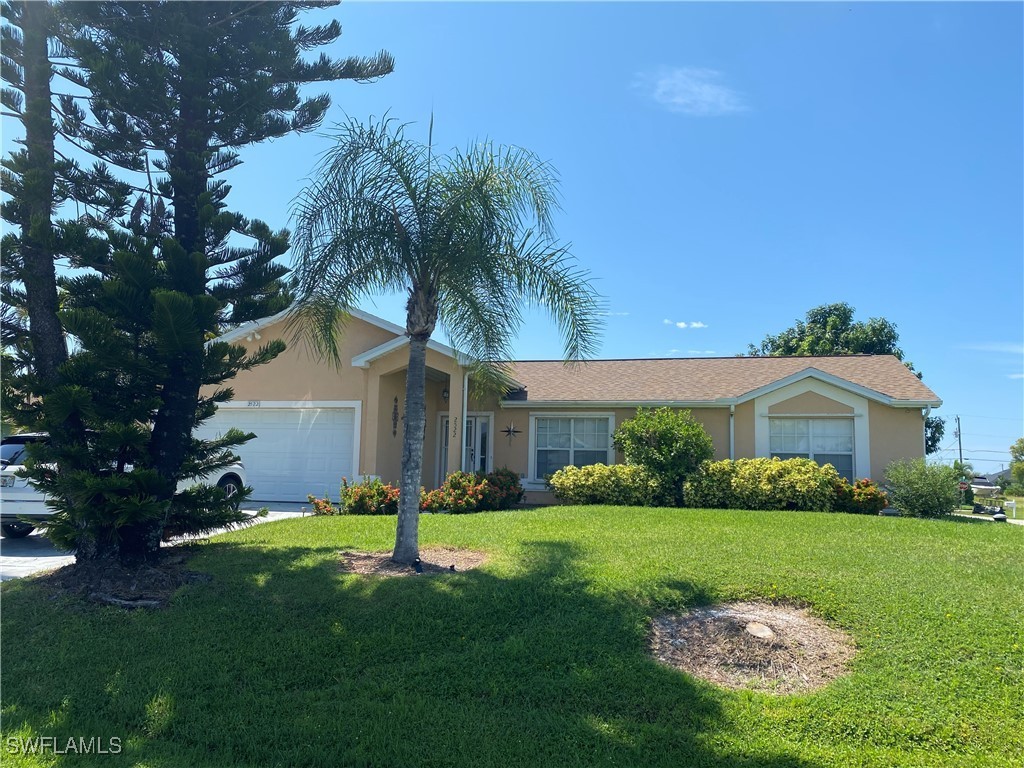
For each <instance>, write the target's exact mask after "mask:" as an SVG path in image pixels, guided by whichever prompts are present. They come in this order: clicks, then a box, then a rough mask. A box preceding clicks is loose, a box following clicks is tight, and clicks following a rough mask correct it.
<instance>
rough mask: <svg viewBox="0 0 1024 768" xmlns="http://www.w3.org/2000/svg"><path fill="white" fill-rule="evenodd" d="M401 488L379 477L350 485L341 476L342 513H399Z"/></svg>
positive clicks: (340, 504) (340, 503)
mask: <svg viewBox="0 0 1024 768" xmlns="http://www.w3.org/2000/svg"><path fill="white" fill-rule="evenodd" d="M398 497H399V490H398V489H397V488H395V486H393V485H391V484H389V483H382V482H381V480H380V478H379V477H375V478H373V479H372V480H363V482H361V483H352V484H351V485H349V483H348V480H347V479H346V478H344V477H343V478H341V501H340V502H339V506H340V507H341V514H344V515H397V514H398Z"/></svg>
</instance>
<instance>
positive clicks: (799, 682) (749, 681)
mask: <svg viewBox="0 0 1024 768" xmlns="http://www.w3.org/2000/svg"><path fill="white" fill-rule="evenodd" d="M650 649H651V653H652V654H653V655H654V658H656V659H657V660H658V661H660V662H662V663H663V664H668V665H669V666H672V667H675V668H676V669H681V670H683V671H684V672H689V673H690V674H691V675H695V676H696V677H700V678H702V679H704V680H708V681H710V682H712V683H716V684H718V685H721V686H724V687H726V688H732V689H753V690H758V691H763V692H765V693H775V694H792V693H805V692H808V691H813V690H815V689H817V688H821V687H822V686H824V685H827V684H828V683H830V682H832V681H833V680H835V679H836V678H837V677H839V676H840V675H842V674H844V673H845V672H846V669H847V664H848V663H849V661H850V659H851V658H852V657H853V654H854V652H855V648H854V645H853V641H852V640H851V639H850V637H849V636H848V635H846V633H844V632H842V631H840V630H838V629H835V628H834V627H830V626H829V625H828V624H826V623H825V622H824V621H822V620H821V619H818V618H815V617H814V616H812V615H811V614H810V613H809V612H808V611H807V609H806V608H800V607H797V606H794V605H785V604H782V605H773V604H771V603H725V604H721V605H711V606H706V607H703V608H698V609H696V610H694V611H691V612H690V613H687V614H684V615H681V616H660V617H657V618H655V619H654V621H653V622H652V625H651V634H650Z"/></svg>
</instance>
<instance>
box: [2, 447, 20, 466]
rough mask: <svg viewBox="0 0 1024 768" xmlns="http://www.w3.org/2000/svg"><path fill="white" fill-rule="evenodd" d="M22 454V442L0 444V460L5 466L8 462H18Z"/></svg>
mask: <svg viewBox="0 0 1024 768" xmlns="http://www.w3.org/2000/svg"><path fill="white" fill-rule="evenodd" d="M24 455H25V444H24V443H4V444H3V445H0V461H2V462H3V465H4V466H5V467H6V466H7V465H8V464H20V463H21V459H22V456H24Z"/></svg>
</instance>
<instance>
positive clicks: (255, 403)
mask: <svg viewBox="0 0 1024 768" xmlns="http://www.w3.org/2000/svg"><path fill="white" fill-rule="evenodd" d="M245 404H246V406H248V407H249V408H259V407H260V401H259V400H247V401H246V403H245Z"/></svg>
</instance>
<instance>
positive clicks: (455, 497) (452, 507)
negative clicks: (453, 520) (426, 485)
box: [420, 472, 487, 515]
mask: <svg viewBox="0 0 1024 768" xmlns="http://www.w3.org/2000/svg"><path fill="white" fill-rule="evenodd" d="M486 491H487V481H486V480H480V479H479V478H477V476H476V475H472V474H469V473H468V472H452V473H451V474H450V475H448V477H446V478H445V481H444V485H442V486H441V487H440V488H438V489H437V490H435V491H423V490H421V491H420V511H421V512H451V513H452V514H456V515H459V514H464V513H466V512H476V511H477V509H478V508H479V506H480V503H481V501H483V499H484V494H485V493H486Z"/></svg>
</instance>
